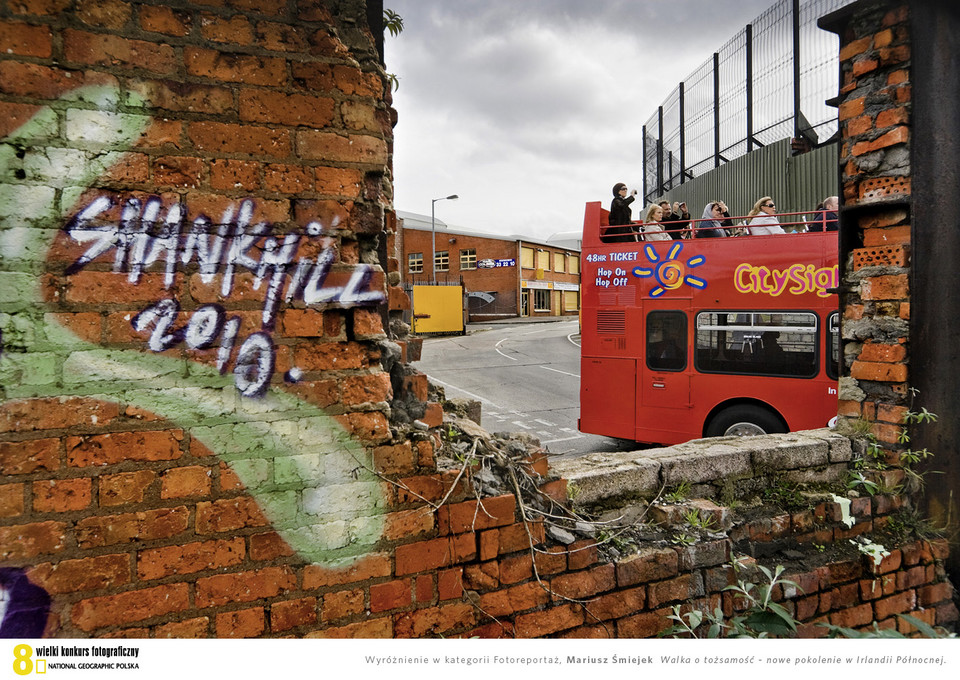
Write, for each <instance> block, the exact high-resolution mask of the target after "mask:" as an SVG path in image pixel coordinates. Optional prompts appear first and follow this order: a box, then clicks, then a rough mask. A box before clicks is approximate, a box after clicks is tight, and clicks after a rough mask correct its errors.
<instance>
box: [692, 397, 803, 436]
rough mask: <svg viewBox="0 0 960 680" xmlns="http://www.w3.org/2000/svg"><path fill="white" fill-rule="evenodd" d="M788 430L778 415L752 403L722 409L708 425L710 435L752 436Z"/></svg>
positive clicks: (708, 434)
mask: <svg viewBox="0 0 960 680" xmlns="http://www.w3.org/2000/svg"><path fill="white" fill-rule="evenodd" d="M786 431H787V430H786V428H785V427H784V426H783V423H782V422H780V419H779V418H777V416H775V415H774V414H773V413H771V412H770V411H768V410H767V409H765V408H761V407H760V406H752V405H750V404H741V405H739V406H731V407H730V408H726V409H724V410H722V411H720V413H718V414H717V415H715V416H714V417H713V420H711V421H710V425H709V426H707V436H708V437H752V436H755V435H758V434H775V433H777V432H786Z"/></svg>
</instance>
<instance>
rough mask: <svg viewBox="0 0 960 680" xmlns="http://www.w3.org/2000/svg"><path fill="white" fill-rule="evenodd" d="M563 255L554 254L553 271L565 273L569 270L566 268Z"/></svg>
mask: <svg viewBox="0 0 960 680" xmlns="http://www.w3.org/2000/svg"><path fill="white" fill-rule="evenodd" d="M563 257H564V255H563V253H554V254H553V271H555V272H565V271H567V268H566V267H565V266H564V261H563Z"/></svg>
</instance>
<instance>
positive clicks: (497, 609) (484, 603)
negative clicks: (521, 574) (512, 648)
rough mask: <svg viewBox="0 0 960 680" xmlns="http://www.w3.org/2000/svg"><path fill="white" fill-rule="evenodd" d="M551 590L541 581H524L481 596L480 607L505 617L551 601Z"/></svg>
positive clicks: (490, 613) (492, 613)
mask: <svg viewBox="0 0 960 680" xmlns="http://www.w3.org/2000/svg"><path fill="white" fill-rule="evenodd" d="M550 599H551V598H550V593H549V591H548V590H547V589H546V588H545V587H544V586H543V585H541V584H540V583H537V582H531V583H523V584H520V585H517V586H512V587H510V588H504V589H502V590H497V591H494V592H490V593H484V594H483V595H481V596H480V602H479V607H480V609H481V610H482V611H483V612H484V613H485V614H487V615H488V616H495V617H504V616H508V615H510V614H514V613H517V612H523V611H526V610H528V609H533V608H535V607H540V606H542V605H544V604H546V603H548V602H550Z"/></svg>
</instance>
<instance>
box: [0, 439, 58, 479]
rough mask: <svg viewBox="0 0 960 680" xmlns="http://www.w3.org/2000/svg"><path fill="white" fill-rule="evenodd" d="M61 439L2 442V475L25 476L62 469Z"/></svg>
mask: <svg viewBox="0 0 960 680" xmlns="http://www.w3.org/2000/svg"><path fill="white" fill-rule="evenodd" d="M59 450H60V440H59V439H32V440H29V441H23V442H0V474H2V475H4V476H7V475H23V474H30V473H31V472H37V471H38V470H45V471H48V472H53V471H54V470H56V469H57V468H59V467H60V453H59Z"/></svg>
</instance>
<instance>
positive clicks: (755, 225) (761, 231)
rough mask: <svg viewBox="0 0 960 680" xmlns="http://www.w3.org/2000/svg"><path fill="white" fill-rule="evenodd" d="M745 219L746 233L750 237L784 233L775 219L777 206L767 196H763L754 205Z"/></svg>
mask: <svg viewBox="0 0 960 680" xmlns="http://www.w3.org/2000/svg"><path fill="white" fill-rule="evenodd" d="M747 217H748V218H749V220H748V221H747V232H748V233H749V234H750V235H751V236H766V235H768V234H785V233H786V232H785V231H784V230H783V227H781V226H780V220H778V219H777V206H776V205H775V204H774V202H773V199H772V198H770V197H769V196H764V197H763V198H761V199H760V200H759V201H757V202H756V203H754V204H753V210H751V211H750V212H749V213H747Z"/></svg>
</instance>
